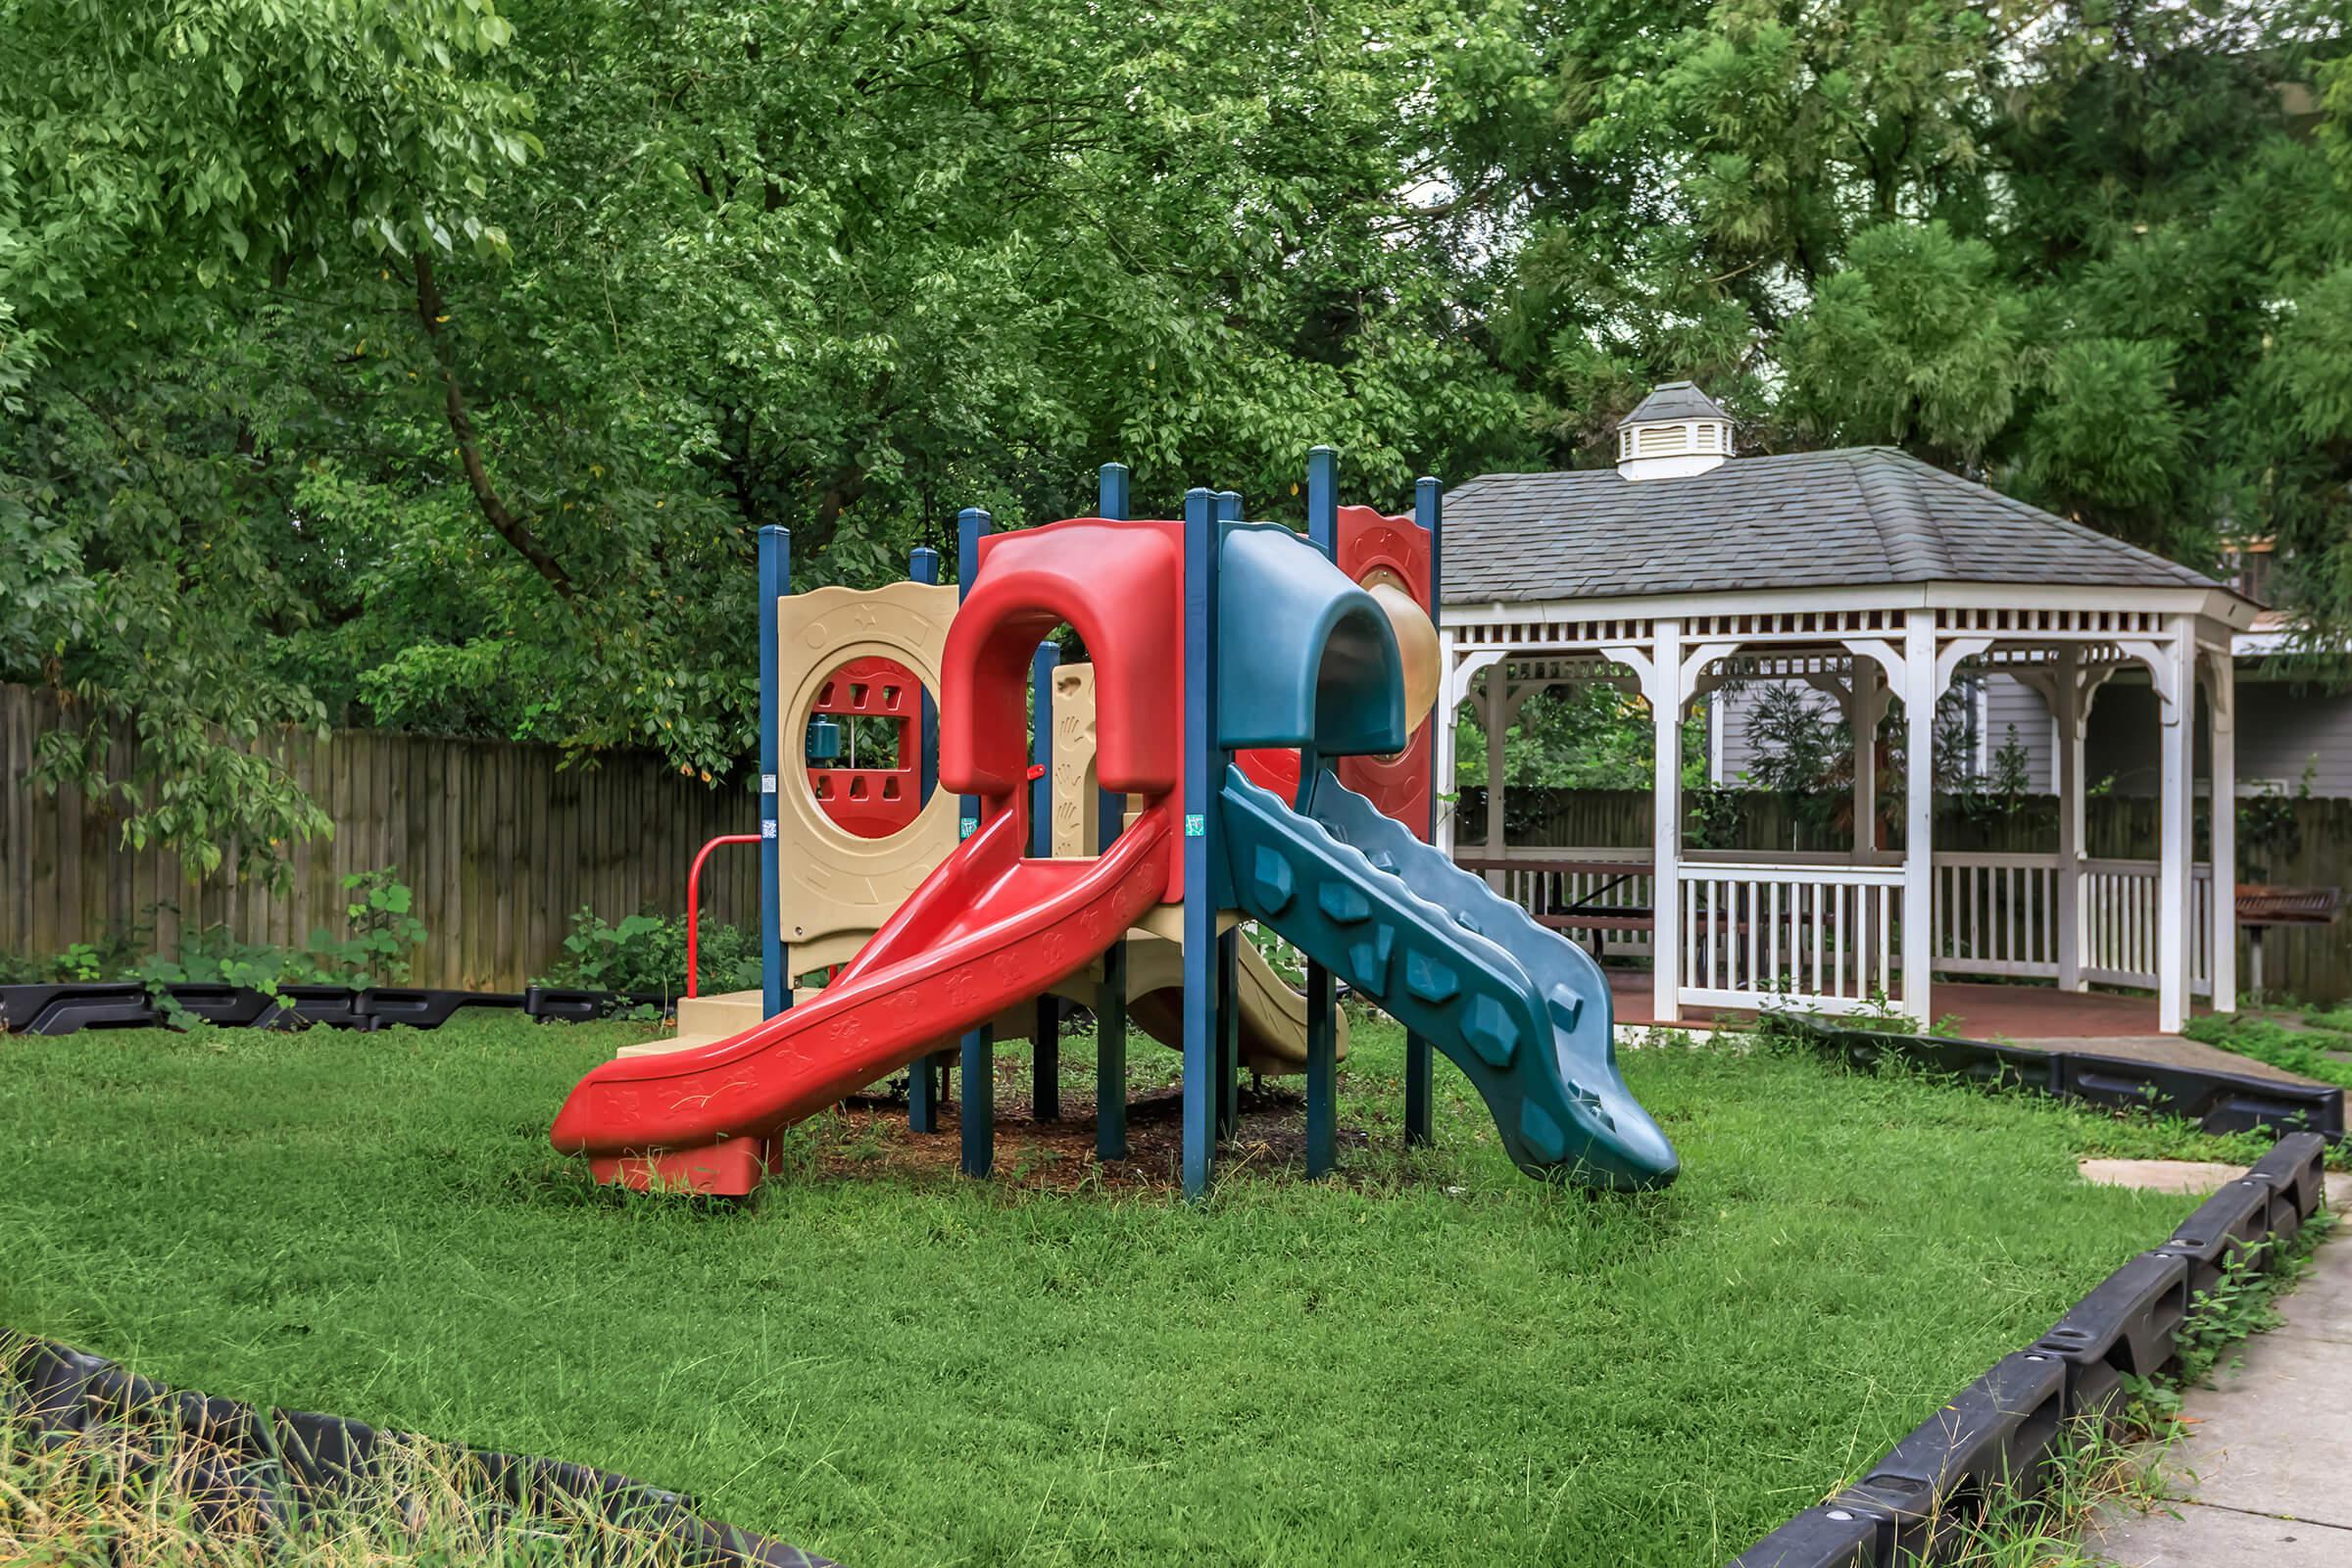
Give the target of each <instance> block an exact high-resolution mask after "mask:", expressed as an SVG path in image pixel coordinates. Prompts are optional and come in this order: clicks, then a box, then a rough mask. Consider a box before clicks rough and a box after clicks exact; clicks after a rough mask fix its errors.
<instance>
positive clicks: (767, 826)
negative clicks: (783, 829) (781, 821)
mask: <svg viewBox="0 0 2352 1568" xmlns="http://www.w3.org/2000/svg"><path fill="white" fill-rule="evenodd" d="M775 836H776V819H775V818H774V817H772V816H765V817H761V818H760V837H761V838H763V839H772V838H774V837H775Z"/></svg>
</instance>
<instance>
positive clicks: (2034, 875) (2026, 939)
mask: <svg viewBox="0 0 2352 1568" xmlns="http://www.w3.org/2000/svg"><path fill="white" fill-rule="evenodd" d="M2061 863H2062V862H2061V861H2060V859H2059V858H2058V857H2057V856H2056V855H2034V854H2001V853H1995V854H1954V853H1949V852H1947V853H1943V854H1939V855H1937V856H1936V946H1935V955H1936V969H1937V970H1938V971H1939V972H1941V973H1944V974H1983V975H1999V976H2002V977H2005V978H2015V979H2053V978H2056V977H2057V975H2058V974H2059V972H2060V959H2061V956H2062V955H2061V952H2060V940H2059V939H2060V931H2059V890H2058V881H2059V870H2060V866H2061ZM2081 866H2082V880H2081V894H2080V899H2081V904H2082V947H2081V950H2080V951H2081V972H2082V979H2084V980H2085V981H2088V982H2090V983H2092V984H2095V985H2110V986H2137V987H2145V988H2148V989H2153V988H2154V987H2155V986H2156V985H2157V984H2158V981H2159V978H2160V976H2159V969H2158V954H2159V952H2160V951H2161V947H2162V944H2161V943H2160V942H2159V940H2158V933H2159V931H2160V930H2161V927H2162V920H2161V916H2160V909H2159V899H2158V884H2157V878H2158V875H2159V873H2160V871H2161V870H2162V866H2161V864H2160V863H2159V862H2158V861H2155V860H2120V859H2084V860H2082V862H2081ZM2212 932H2213V867H2212V866H2211V865H2208V864H2206V863H2204V862H2202V861H2199V862H2198V863H2197V864H2195V865H2193V866H2191V867H2190V868H2189V910H2188V937H2189V950H2190V964H2189V989H2190V991H2191V992H2192V993H2194V994H2195V995H2197V996H2209V995H2211V994H2212V991H2213V939H2212Z"/></svg>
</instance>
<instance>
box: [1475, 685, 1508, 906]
mask: <svg viewBox="0 0 2352 1568" xmlns="http://www.w3.org/2000/svg"><path fill="white" fill-rule="evenodd" d="M1510 669H1511V666H1510V662H1509V661H1508V660H1505V661H1502V662H1498V663H1494V664H1489V665H1488V666H1487V682H1486V685H1487V695H1486V701H1485V702H1484V703H1483V704H1482V705H1481V706H1480V709H1479V712H1480V713H1481V715H1482V718H1481V727H1483V728H1484V729H1485V730H1486V732H1487V854H1488V856H1489V857H1490V858H1495V859H1500V858H1502V789H1503V777H1502V775H1503V759H1502V741H1503V732H1504V730H1506V729H1508V728H1509V727H1510V722H1511V696H1510V688H1511V682H1510ZM1487 883H1488V885H1489V886H1490V887H1493V888H1495V889H1497V890H1499V889H1500V888H1501V887H1502V885H1503V875H1502V873H1501V872H1500V871H1489V872H1488V873H1487Z"/></svg>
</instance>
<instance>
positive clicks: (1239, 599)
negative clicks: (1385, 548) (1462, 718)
mask: <svg viewBox="0 0 2352 1568" xmlns="http://www.w3.org/2000/svg"><path fill="white" fill-rule="evenodd" d="M1217 592H1218V596H1219V597H1218V609H1217V657H1218V670H1219V677H1218V681H1217V703H1218V734H1217V743H1218V745H1219V746H1221V747H1224V748H1226V749H1228V750H1231V749H1234V748H1238V747H1244V746H1305V747H1311V748H1312V749H1313V750H1314V751H1316V752H1318V753H1320V754H1321V755H1323V756H1325V757H1362V756H1374V757H1385V756H1387V755H1388V754H1389V753H1391V752H1396V751H1400V750H1402V749H1403V746H1404V743H1405V737H1406V730H1405V722H1404V658H1403V655H1402V654H1401V653H1400V652H1399V651H1398V649H1397V632H1396V629H1395V628H1394V627H1392V626H1391V625H1390V624H1389V616H1388V613H1387V612H1386V611H1384V610H1382V609H1381V607H1380V602H1379V601H1378V600H1376V599H1374V598H1373V597H1372V596H1371V595H1370V594H1368V593H1366V592H1365V591H1364V590H1363V589H1361V588H1359V587H1357V586H1356V585H1355V584H1354V583H1353V582H1350V581H1349V580H1348V575H1347V574H1346V573H1345V572H1343V571H1341V570H1340V568H1339V567H1337V566H1335V565H1333V564H1331V562H1330V561H1329V560H1328V559H1327V558H1326V557H1325V556H1324V555H1323V553H1322V552H1321V551H1319V550H1317V549H1316V548H1315V547H1314V546H1313V545H1312V544H1310V543H1309V542H1308V541H1307V540H1306V539H1304V538H1303V537H1301V536H1300V535H1299V534H1297V533H1294V532H1292V531H1291V530H1290V529H1288V528H1286V527H1283V526H1282V525H1280V524H1279V523H1265V522H1237V523H1229V524H1227V525H1226V529H1225V539H1224V543H1223V545H1222V547H1221V553H1220V555H1219V557H1218V566H1217Z"/></svg>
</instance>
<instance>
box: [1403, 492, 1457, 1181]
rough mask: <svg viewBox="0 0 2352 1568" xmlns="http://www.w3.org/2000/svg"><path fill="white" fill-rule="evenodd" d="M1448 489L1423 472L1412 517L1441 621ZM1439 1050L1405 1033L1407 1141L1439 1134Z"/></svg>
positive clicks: (1424, 827)
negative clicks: (1423, 539)
mask: <svg viewBox="0 0 2352 1568" xmlns="http://www.w3.org/2000/svg"><path fill="white" fill-rule="evenodd" d="M1444 496H1445V490H1444V487H1443V486H1441V485H1440V484H1439V483H1438V481H1437V480H1435V479H1432V478H1428V477H1426V476H1424V477H1423V478H1421V479H1419V480H1417V481H1415V483H1414V485H1413V520H1414V521H1415V522H1417V523H1419V524H1420V525H1421V526H1422V527H1423V528H1425V529H1427V530H1428V531H1429V623H1430V624H1431V625H1432V626H1435V625H1437V624H1438V603H1439V599H1438V593H1439V587H1440V584H1439V580H1438V564H1439V563H1440V562H1441V561H1442V560H1443V559H1444V553H1443V551H1442V550H1441V549H1440V548H1439V547H1440V545H1441V544H1442V543H1443V532H1444V527H1445V501H1444ZM1452 721H1453V715H1452V714H1450V713H1441V712H1436V711H1432V712H1431V713H1430V715H1429V717H1428V719H1427V720H1425V722H1427V723H1431V724H1447V723H1451V722H1452ZM1437 836H1438V797H1437V781H1436V779H1434V778H1433V779H1431V781H1430V797H1429V817H1428V819H1427V820H1426V821H1424V822H1423V823H1422V824H1421V837H1422V838H1423V839H1424V840H1427V841H1430V842H1432V843H1434V842H1435V841H1436V839H1437ZM1436 1065H1437V1054H1436V1053H1435V1052H1434V1051H1433V1050H1431V1048H1430V1043H1429V1037H1428V1036H1426V1035H1418V1034H1410V1033H1408V1034H1406V1035H1405V1037H1404V1141H1405V1143H1406V1144H1407V1145H1412V1144H1426V1143H1431V1142H1433V1141H1434V1140H1435V1138H1436V1128H1435V1126H1434V1121H1435V1116H1434V1111H1435V1102H1436V1098H1437V1084H1436V1082H1435V1076H1436Z"/></svg>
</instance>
